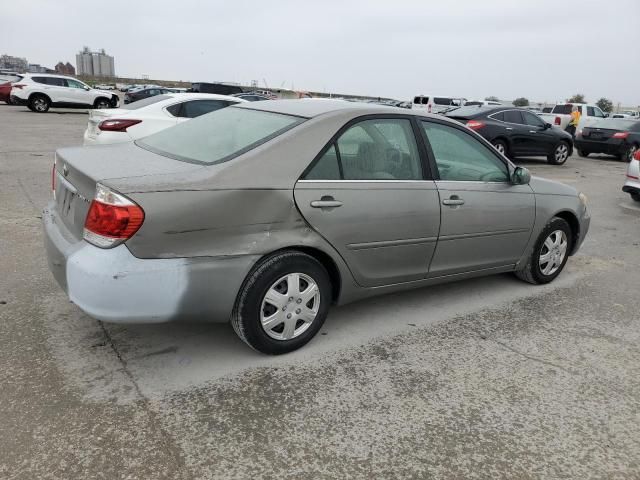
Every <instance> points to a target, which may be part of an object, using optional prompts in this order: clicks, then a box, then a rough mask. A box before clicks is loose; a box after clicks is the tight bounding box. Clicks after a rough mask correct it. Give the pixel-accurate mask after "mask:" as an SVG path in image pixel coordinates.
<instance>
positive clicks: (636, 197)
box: [629, 193, 640, 202]
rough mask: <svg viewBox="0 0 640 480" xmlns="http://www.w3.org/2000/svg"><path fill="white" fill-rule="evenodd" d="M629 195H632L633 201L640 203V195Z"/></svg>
mask: <svg viewBox="0 0 640 480" xmlns="http://www.w3.org/2000/svg"><path fill="white" fill-rule="evenodd" d="M629 195H631V199H632V200H634V201H636V202H640V193H630V194H629Z"/></svg>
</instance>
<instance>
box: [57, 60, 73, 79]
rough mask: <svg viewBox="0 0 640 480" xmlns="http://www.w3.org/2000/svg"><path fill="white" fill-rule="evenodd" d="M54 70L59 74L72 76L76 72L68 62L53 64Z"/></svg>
mask: <svg viewBox="0 0 640 480" xmlns="http://www.w3.org/2000/svg"><path fill="white" fill-rule="evenodd" d="M55 71H56V73H59V74H60V75H69V76H72V77H73V76H75V74H76V69H75V68H74V67H73V65H71V64H70V63H69V62H67V63H62V62H58V63H57V65H56V66H55Z"/></svg>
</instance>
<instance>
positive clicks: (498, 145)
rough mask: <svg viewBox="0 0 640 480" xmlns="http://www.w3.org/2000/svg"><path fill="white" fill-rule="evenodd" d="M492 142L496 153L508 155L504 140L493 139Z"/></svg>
mask: <svg viewBox="0 0 640 480" xmlns="http://www.w3.org/2000/svg"><path fill="white" fill-rule="evenodd" d="M492 144H493V147H494V148H495V149H496V150H497V151H498V153H500V154H501V155H504V156H505V157H506V156H507V155H508V153H509V151H508V149H507V144H506V143H505V142H504V140H494V141H493V142H492Z"/></svg>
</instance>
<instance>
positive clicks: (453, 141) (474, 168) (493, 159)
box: [421, 121, 509, 182]
mask: <svg viewBox="0 0 640 480" xmlns="http://www.w3.org/2000/svg"><path fill="white" fill-rule="evenodd" d="M421 123H422V128H423V129H424V132H425V134H426V136H427V140H428V142H429V144H430V145H431V150H432V151H433V155H434V157H435V161H436V165H437V167H438V171H439V172H440V179H441V180H447V181H467V182H507V181H508V180H509V170H508V169H507V166H506V165H505V164H504V163H503V162H502V161H501V160H500V159H499V158H498V157H497V156H496V155H495V154H494V153H493V152H491V151H490V150H489V148H488V147H486V146H485V145H483V144H482V143H480V141H478V140H477V139H475V138H473V137H472V136H471V135H470V134H468V133H466V132H463V131H461V130H459V129H457V128H454V127H450V126H448V125H442V124H439V123H434V122H426V121H422V122H421Z"/></svg>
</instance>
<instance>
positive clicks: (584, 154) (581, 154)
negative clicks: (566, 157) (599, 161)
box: [578, 149, 590, 158]
mask: <svg viewBox="0 0 640 480" xmlns="http://www.w3.org/2000/svg"><path fill="white" fill-rule="evenodd" d="M589 153H590V152H585V151H584V150H580V149H578V155H580V156H581V157H583V158H587V157H588V156H589Z"/></svg>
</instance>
